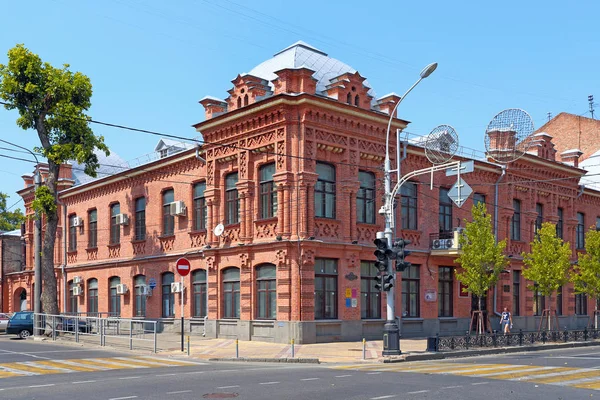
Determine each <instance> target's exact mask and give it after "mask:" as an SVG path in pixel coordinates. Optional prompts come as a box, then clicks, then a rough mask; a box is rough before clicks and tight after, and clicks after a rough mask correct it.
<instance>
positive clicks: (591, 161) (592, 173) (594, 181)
mask: <svg viewBox="0 0 600 400" xmlns="http://www.w3.org/2000/svg"><path fill="white" fill-rule="evenodd" d="M579 168H582V169H585V170H586V171H587V173H586V174H585V175H584V176H583V177H582V178H581V180H580V181H579V184H581V185H585V187H588V188H590V189H595V190H600V150H598V151H596V152H595V153H594V154H592V155H591V156H590V157H589V158H587V159H585V160H584V161H582V162H580V163H579Z"/></svg>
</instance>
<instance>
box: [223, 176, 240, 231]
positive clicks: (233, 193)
mask: <svg viewBox="0 0 600 400" xmlns="http://www.w3.org/2000/svg"><path fill="white" fill-rule="evenodd" d="M237 183H238V173H237V172H234V173H231V174H229V175H227V176H226V177H225V224H226V225H232V224H237V223H238V222H240V199H239V197H238V190H237V186H236V184H237Z"/></svg>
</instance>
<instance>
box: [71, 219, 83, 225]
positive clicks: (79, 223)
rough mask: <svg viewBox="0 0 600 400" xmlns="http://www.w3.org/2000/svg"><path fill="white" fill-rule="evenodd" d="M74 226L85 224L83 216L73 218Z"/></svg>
mask: <svg viewBox="0 0 600 400" xmlns="http://www.w3.org/2000/svg"><path fill="white" fill-rule="evenodd" d="M73 226H83V218H81V217H74V218H73Z"/></svg>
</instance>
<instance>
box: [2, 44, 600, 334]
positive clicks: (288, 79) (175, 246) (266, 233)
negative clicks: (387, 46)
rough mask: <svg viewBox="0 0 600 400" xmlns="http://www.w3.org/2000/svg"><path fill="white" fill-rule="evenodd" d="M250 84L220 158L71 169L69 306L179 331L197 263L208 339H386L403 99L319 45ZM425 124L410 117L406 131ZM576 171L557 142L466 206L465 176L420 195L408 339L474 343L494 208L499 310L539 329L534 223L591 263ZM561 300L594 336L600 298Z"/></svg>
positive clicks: (192, 311) (235, 91) (414, 163)
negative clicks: (388, 158) (379, 268)
mask: <svg viewBox="0 0 600 400" xmlns="http://www.w3.org/2000/svg"><path fill="white" fill-rule="evenodd" d="M232 82H233V87H232V89H231V90H229V97H227V98H226V99H224V100H221V99H218V98H214V97H205V98H203V99H202V100H201V101H200V103H201V104H202V105H203V106H204V108H205V112H206V118H205V121H204V122H201V123H198V124H196V125H195V128H196V131H197V132H199V133H200V134H201V135H202V137H203V140H204V143H203V144H202V146H200V147H198V148H191V149H185V148H177V149H175V150H176V151H175V150H174V151H167V150H168V148H169V146H166V145H165V143H166V142H162V144H160V143H159V146H157V151H159V153H160V158H158V159H157V160H155V161H153V162H149V163H146V164H143V165H141V166H138V167H134V168H129V169H126V170H122V171H118V172H117V173H115V174H112V175H109V176H104V177H100V178H99V179H96V180H92V181H89V182H85V183H82V182H79V183H78V180H77V179H75V177H74V173H76V172H77V171H76V170H75V169H73V170H71V169H69V168H67V169H65V170H64V171H63V174H64V176H63V179H62V180H61V182H62V184H64V185H65V189H64V190H63V191H62V192H61V195H60V197H61V201H62V202H63V203H64V204H65V206H66V216H67V217H66V219H65V218H61V226H62V227H63V229H62V230H61V231H60V233H59V235H58V237H57V246H56V265H57V274H58V277H59V282H60V288H59V293H60V297H61V304H62V308H63V309H64V310H66V311H69V312H75V311H77V312H83V313H97V312H110V313H114V314H118V315H120V316H122V317H146V318H151V319H161V320H162V321H164V323H165V324H166V325H169V324H176V323H177V322H176V321H177V319H178V318H179V317H180V315H179V294H178V293H177V294H174V293H173V291H172V289H173V288H172V285H171V283H173V282H177V281H178V280H179V277H178V276H177V275H176V273H175V262H176V260H177V259H178V258H179V257H183V256H185V257H186V258H188V259H189V260H190V261H191V264H192V272H191V274H190V275H189V276H188V277H186V278H185V280H184V281H185V283H184V284H185V291H184V301H185V303H184V313H185V317H186V320H187V321H188V322H187V323H189V326H188V329H190V330H191V331H192V332H197V331H199V330H202V329H203V326H204V325H205V327H206V331H207V335H209V336H218V337H232V338H233V337H239V338H240V339H252V340H272V341H278V342H287V341H289V340H290V339H292V338H294V339H296V341H297V343H311V342H321V341H330V340H356V339H360V338H363V337H368V338H371V337H380V335H381V332H382V327H383V323H384V320H385V299H382V298H380V295H379V292H377V291H375V290H374V289H373V286H374V279H373V277H374V275H375V267H374V265H373V264H374V256H373V251H374V245H373V240H374V239H375V237H376V233H377V232H378V231H381V230H382V229H383V218H382V216H380V215H379V214H378V210H379V207H380V206H381V202H382V194H383V189H382V187H383V184H382V179H383V171H382V163H383V158H384V153H385V133H386V126H387V122H388V119H389V114H388V113H389V112H390V110H391V109H392V108H393V107H394V105H395V103H396V102H397V101H398V100H399V98H398V96H396V95H394V94H390V95H387V96H384V97H380V98H376V97H375V95H374V92H373V90H372V89H371V88H370V87H369V85H368V83H367V81H366V80H365V78H364V77H362V76H361V75H360V74H359V73H358V72H356V71H355V70H354V69H352V68H351V67H349V66H347V65H346V64H344V63H342V62H340V61H338V60H335V59H333V58H331V57H329V56H327V55H326V54H325V53H323V52H321V51H320V50H317V49H315V48H313V47H310V46H308V45H306V44H304V43H301V42H299V43H296V44H294V45H292V46H290V47H288V48H287V49H284V50H282V51H281V52H279V53H277V54H276V55H275V56H274V57H273V58H271V59H269V60H267V61H265V62H264V63H262V64H260V65H259V66H257V67H255V68H254V69H253V70H251V71H250V73H248V74H244V75H240V76H237V77H236V78H235V79H234V80H233V81H232ZM407 124H408V122H407V121H405V120H403V119H400V118H394V120H393V123H392V128H393V131H396V129H398V130H402V129H404V128H405V127H406V126H407ZM393 142H395V141H393ZM395 154H396V152H395V149H394V148H393V149H392V155H395ZM563 161H564V162H563ZM569 162H570V163H572V162H573V158H572V156H571V158H569V159H568V160H567V159H564V160H556V151H555V150H554V145H553V143H552V140H551V137H550V136H549V135H547V134H539V135H537V136H536V141H535V145H534V147H532V150H531V152H530V154H527V155H525V156H524V157H522V158H521V159H520V160H519V161H517V162H515V163H512V164H510V165H509V166H508V167H507V168H506V169H503V168H502V167H501V166H499V165H496V164H493V163H490V162H487V161H482V160H476V161H475V171H474V172H472V173H470V174H469V175H467V176H465V177H464V178H465V180H466V181H468V183H469V184H470V185H471V186H472V187H473V189H474V192H475V194H474V195H473V196H471V198H470V199H469V200H468V201H467V202H466V203H465V205H463V207H462V208H457V207H456V206H455V205H454V204H453V203H452V201H451V200H450V199H449V197H448V195H447V190H448V188H450V187H451V185H452V184H453V183H454V181H455V180H456V178H455V177H446V176H445V175H444V174H443V173H439V174H437V173H436V174H435V176H434V188H433V190H431V189H430V187H429V176H424V177H422V178H421V179H419V180H415V181H412V182H410V184H407V185H405V187H404V188H403V191H402V200H401V201H399V206H398V208H397V209H398V212H400V210H402V216H401V218H400V215H398V217H399V218H398V219H397V220H398V231H397V233H396V234H397V236H403V237H405V238H407V239H409V240H411V241H412V244H411V250H412V251H413V253H412V254H411V256H410V259H409V261H411V262H412V264H413V267H411V268H410V269H408V270H407V271H405V272H404V273H403V277H400V276H398V280H397V282H396V283H395V287H394V290H396V293H397V296H396V301H397V304H396V305H397V310H401V312H398V314H401V315H403V318H402V328H401V329H402V334H403V336H405V337H407V336H424V335H430V334H434V333H437V332H440V333H448V332H461V333H462V332H464V331H465V330H466V329H468V324H469V316H470V314H471V309H472V307H473V305H474V304H475V303H474V301H473V299H471V298H470V296H469V295H467V294H464V293H462V292H461V291H460V288H461V286H460V282H458V281H457V280H456V277H455V275H454V273H453V270H454V268H455V267H456V265H455V264H454V262H453V261H454V259H455V257H456V255H457V254H458V252H459V251H460V249H459V248H458V246H457V240H455V237H456V236H455V235H456V232H458V231H459V228H460V226H461V225H464V222H462V221H463V220H464V219H465V218H468V217H470V209H471V206H472V204H473V202H474V201H483V202H485V203H486V204H488V210H489V212H490V213H491V214H492V215H494V216H495V220H496V221H497V223H496V224H495V229H496V232H497V236H498V237H499V238H501V239H502V238H507V239H508V248H507V251H508V255H509V257H511V265H510V267H509V269H508V271H507V272H506V273H504V274H502V278H501V281H500V282H499V283H498V285H497V287H496V288H495V289H494V290H492V291H490V293H489V295H488V296H487V300H486V302H485V303H486V307H487V310H488V312H489V313H490V314H493V313H494V312H497V311H500V310H501V309H502V307H509V308H511V309H512V310H513V312H514V315H515V318H514V319H515V324H516V327H518V328H522V329H536V328H537V321H538V320H539V316H537V317H536V315H537V314H540V313H541V310H542V309H543V308H544V307H545V306H544V305H543V301H544V300H543V299H542V298H541V297H540V296H537V295H534V294H533V293H532V292H531V291H530V290H528V289H527V286H528V285H529V284H531V282H526V281H525V280H524V279H523V278H522V277H521V275H520V271H521V268H522V259H521V256H520V254H521V252H523V251H527V250H528V247H529V245H528V243H529V242H530V241H531V240H532V239H533V231H534V226H535V225H536V224H539V223H540V222H541V221H552V222H554V223H557V224H558V225H559V229H560V232H561V234H562V236H563V238H564V239H565V240H567V241H569V242H570V243H572V247H573V255H574V259H575V257H576V251H577V250H578V249H579V248H581V247H582V245H583V243H582V242H581V237H582V236H581V235H582V233H583V232H584V231H585V230H587V229H588V228H589V227H590V226H591V225H594V224H596V223H597V221H598V217H599V216H600V193H599V192H596V191H593V190H591V189H582V188H580V186H579V184H578V182H579V179H580V178H581V177H582V176H583V174H584V173H585V171H584V170H582V169H579V168H577V167H575V166H573V165H570V164H569ZM392 165H395V160H394V159H392ZM428 166H430V163H429V162H428V161H427V159H426V158H425V156H424V151H423V149H422V148H421V147H419V146H418V145H409V146H408V149H407V158H406V159H405V160H404V161H403V162H402V171H403V172H404V173H406V172H408V171H411V170H414V169H420V168H425V167H428ZM25 182H26V188H25V189H23V190H22V191H21V192H19V193H20V194H21V195H22V196H23V197H24V199H25V204H26V207H27V210H28V213H31V209H30V205H31V200H32V197H31V196H32V184H33V182H32V178H31V177H29V176H26V177H25ZM496 198H497V201H496ZM496 204H498V207H495V205H496ZM61 215H62V214H61ZM218 224H223V226H224V231H223V232H222V233H221V232H219V231H218V230H217V231H215V227H216V226H217V225H218ZM32 232H33V226H32V224H31V223H30V224H28V225H27V233H26V238H27V239H26V240H27V260H26V270H25V271H23V272H19V273H15V274H11V275H10V276H9V277H8V288H7V290H8V293H9V294H11V295H10V296H8V297H9V299H10V298H11V296H12V294H14V293H16V292H17V291H18V290H22V289H26V290H27V293H31V292H32V288H31V286H32V281H33V277H32V273H31V269H32V265H33V257H32V253H31V243H33V237H32ZM65 239H66V244H67V251H66V256H67V257H66V268H64V272H65V275H66V277H65V275H63V273H62V266H63V265H64V264H65V263H64V261H63V259H64V258H63V257H64V251H63V244H64V243H65ZM58 243H60V245H58ZM154 285H156V286H155V287H154V289H152V290H151V289H149V287H153V286H154ZM12 297H14V296H12ZM63 299H66V300H63ZM552 301H553V302H554V301H556V299H553V300H552ZM9 303H10V301H9ZM559 304H560V306H561V307H560V311H561V315H562V316H561V321H560V324H561V327H562V326H565V325H566V326H571V327H575V326H582V325H585V324H586V323H587V317H585V316H584V315H585V314H587V313H588V311H591V310H592V301H591V300H587V299H585V298H584V297H583V296H577V297H576V296H575V295H574V293H573V290H572V287H571V286H568V285H567V286H566V287H565V288H564V289H563V291H562V297H561V300H560V303H559ZM14 307H15V304H14V302H13V303H11V304H9V309H11V310H13V309H14ZM576 314H583V315H582V316H580V315H576ZM205 317H207V318H205Z"/></svg>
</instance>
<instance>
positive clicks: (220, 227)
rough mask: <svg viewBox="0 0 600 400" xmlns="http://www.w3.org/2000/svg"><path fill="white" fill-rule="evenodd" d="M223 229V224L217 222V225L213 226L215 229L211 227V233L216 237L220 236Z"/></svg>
mask: <svg viewBox="0 0 600 400" xmlns="http://www.w3.org/2000/svg"><path fill="white" fill-rule="evenodd" d="M224 231H225V227H224V226H223V224H219V225H217V226H215V229H213V233H214V234H215V236H216V237H219V236H221V235H222V234H223V232H224Z"/></svg>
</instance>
